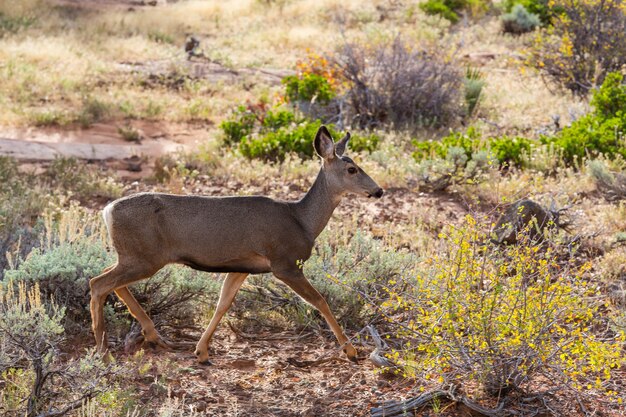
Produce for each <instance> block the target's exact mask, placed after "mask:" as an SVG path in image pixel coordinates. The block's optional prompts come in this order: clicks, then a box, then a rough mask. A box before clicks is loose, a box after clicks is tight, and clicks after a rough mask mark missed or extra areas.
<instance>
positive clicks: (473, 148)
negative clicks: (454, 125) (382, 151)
mask: <svg viewBox="0 0 626 417" xmlns="http://www.w3.org/2000/svg"><path fill="white" fill-rule="evenodd" d="M531 144H532V141H531V140H530V139H526V138H523V137H514V138H511V137H508V136H497V137H492V138H483V137H482V136H481V134H480V133H479V132H478V131H477V130H476V129H474V128H472V127H470V128H469V129H467V131H466V132H465V133H461V132H453V133H451V134H450V135H448V136H445V137H444V138H442V139H441V140H440V141H432V140H430V141H417V140H414V141H413V145H414V147H415V151H414V152H413V158H415V160H416V161H421V160H423V159H427V158H431V159H433V158H443V159H445V158H446V157H447V156H448V153H449V150H450V149H455V148H458V149H460V150H462V151H463V152H464V153H465V156H466V158H467V160H468V161H470V160H471V159H472V155H474V154H475V153H476V152H478V151H487V152H488V153H489V154H491V155H493V156H494V157H495V158H496V159H497V161H498V162H499V163H500V165H505V164H506V165H509V166H510V165H511V164H514V165H515V166H517V167H520V168H523V167H525V165H526V161H527V160H528V156H529V155H530V152H531Z"/></svg>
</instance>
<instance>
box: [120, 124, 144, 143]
mask: <svg viewBox="0 0 626 417" xmlns="http://www.w3.org/2000/svg"><path fill="white" fill-rule="evenodd" d="M117 133H119V134H120V136H121V137H122V139H124V140H125V141H127V142H135V143H139V142H141V139H142V137H141V133H140V132H139V130H137V129H135V128H134V127H132V126H131V125H125V126H119V127H118V128H117Z"/></svg>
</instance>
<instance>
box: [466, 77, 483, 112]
mask: <svg viewBox="0 0 626 417" xmlns="http://www.w3.org/2000/svg"><path fill="white" fill-rule="evenodd" d="M463 82H464V84H465V104H466V106H467V115H468V116H472V115H473V114H474V111H475V110H476V107H477V106H478V103H479V102H480V99H481V96H482V92H483V87H484V86H485V75H484V74H483V73H482V72H481V71H480V70H479V69H477V68H470V67H467V70H466V71H465V79H464V80H463Z"/></svg>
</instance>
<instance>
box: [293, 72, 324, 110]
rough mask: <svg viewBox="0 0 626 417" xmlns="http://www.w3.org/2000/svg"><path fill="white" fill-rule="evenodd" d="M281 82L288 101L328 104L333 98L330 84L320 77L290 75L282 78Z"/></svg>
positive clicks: (316, 75)
mask: <svg viewBox="0 0 626 417" xmlns="http://www.w3.org/2000/svg"><path fill="white" fill-rule="evenodd" d="M282 82H283V84H284V85H285V92H286V95H287V98H288V99H289V100H290V101H294V102H295V101H309V102H313V101H317V102H319V103H321V104H328V103H329V102H330V100H331V99H332V98H333V97H334V96H335V92H334V91H333V88H332V87H331V85H330V83H329V82H328V80H326V78H324V77H323V76H322V75H318V74H302V75H300V76H297V75H291V76H288V77H285V78H283V81H282Z"/></svg>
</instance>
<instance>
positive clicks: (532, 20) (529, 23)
mask: <svg viewBox="0 0 626 417" xmlns="http://www.w3.org/2000/svg"><path fill="white" fill-rule="evenodd" d="M540 25H541V21H540V19H539V16H537V15H536V14H533V13H530V12H529V11H528V10H526V8H525V7H524V6H523V5H521V4H516V5H515V6H513V9H511V11H510V12H509V13H507V14H505V15H503V16H502V30H503V31H504V32H505V33H511V34H514V35H520V34H522V33H527V32H532V31H533V30H535V29H536V28H538V27H539V26H540Z"/></svg>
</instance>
